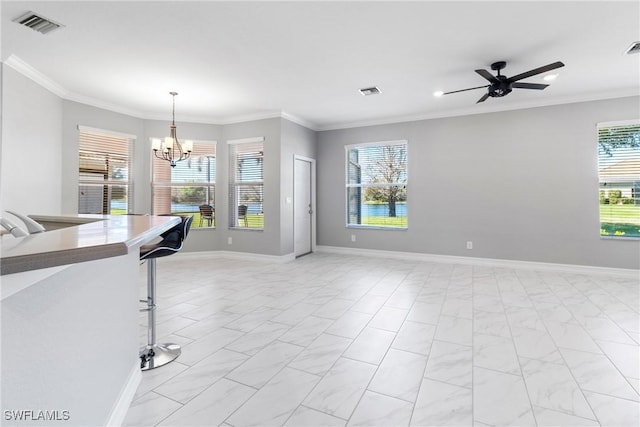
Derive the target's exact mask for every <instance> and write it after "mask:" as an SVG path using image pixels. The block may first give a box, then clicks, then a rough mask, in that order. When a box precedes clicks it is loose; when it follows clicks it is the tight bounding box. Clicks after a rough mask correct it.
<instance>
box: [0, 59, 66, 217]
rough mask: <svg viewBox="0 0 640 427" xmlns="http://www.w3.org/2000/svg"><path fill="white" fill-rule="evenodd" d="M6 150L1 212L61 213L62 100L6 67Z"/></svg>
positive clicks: (0, 170)
mask: <svg viewBox="0 0 640 427" xmlns="http://www.w3.org/2000/svg"><path fill="white" fill-rule="evenodd" d="M1 150H2V156H1V167H0V188H1V191H0V209H1V210H2V211H4V210H7V209H9V210H14V211H16V212H22V213H25V214H60V212H61V194H62V183H61V180H60V177H61V170H62V161H61V160H62V101H61V100H60V98H58V97H57V96H56V95H54V94H52V93H51V92H49V91H48V90H46V89H44V88H43V87H42V86H40V85H38V84H36V83H35V82H33V81H32V80H30V79H28V78H26V77H24V76H23V75H22V74H20V73H18V72H17V71H15V70H14V69H12V68H11V67H9V66H7V65H5V64H4V63H3V64H2V146H1ZM76 157H77V155H76ZM3 215H4V213H3ZM7 218H9V219H10V220H11V221H12V222H15V223H16V224H18V225H21V222H20V220H18V219H16V218H14V217H12V216H7Z"/></svg>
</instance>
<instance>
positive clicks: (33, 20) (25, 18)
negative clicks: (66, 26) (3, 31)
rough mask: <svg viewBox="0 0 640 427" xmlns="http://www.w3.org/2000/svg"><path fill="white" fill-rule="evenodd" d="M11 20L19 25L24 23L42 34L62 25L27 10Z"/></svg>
mask: <svg viewBox="0 0 640 427" xmlns="http://www.w3.org/2000/svg"><path fill="white" fill-rule="evenodd" d="M13 22H17V23H18V24H20V25H24V26H25V27H29V28H31V29H32V30H34V31H37V32H39V33H42V34H47V33H50V32H51V31H53V30H56V29H58V28H60V27H62V26H63V25H61V24H58V23H56V22H53V21H52V20H50V19H47V18H43V17H42V16H39V15H37V14H35V13H34V12H27V13H25V14H23V15H21V16H19V17H18V18H16V19H14V20H13Z"/></svg>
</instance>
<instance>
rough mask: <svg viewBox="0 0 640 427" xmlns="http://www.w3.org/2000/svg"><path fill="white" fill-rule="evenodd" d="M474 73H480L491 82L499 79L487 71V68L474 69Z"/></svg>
mask: <svg viewBox="0 0 640 427" xmlns="http://www.w3.org/2000/svg"><path fill="white" fill-rule="evenodd" d="M476 73H478V74H480V75H481V76H482V77H484V78H485V79H487V80H489V81H490V82H491V83H497V82H498V81H499V80H498V79H496V77H495V76H494V75H493V74H491V73H490V72H488V71H487V70H476Z"/></svg>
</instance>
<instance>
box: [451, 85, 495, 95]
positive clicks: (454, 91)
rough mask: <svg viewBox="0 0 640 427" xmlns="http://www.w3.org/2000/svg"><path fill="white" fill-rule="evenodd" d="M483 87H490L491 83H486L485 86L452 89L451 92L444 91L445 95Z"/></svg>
mask: <svg viewBox="0 0 640 427" xmlns="http://www.w3.org/2000/svg"><path fill="white" fill-rule="evenodd" d="M483 87H489V85H484V86H478V87H470V88H469V89H460V90H452V91H451V92H445V93H443V95H449V94H451V93H458V92H466V91H468V90H475V89H481V88H483Z"/></svg>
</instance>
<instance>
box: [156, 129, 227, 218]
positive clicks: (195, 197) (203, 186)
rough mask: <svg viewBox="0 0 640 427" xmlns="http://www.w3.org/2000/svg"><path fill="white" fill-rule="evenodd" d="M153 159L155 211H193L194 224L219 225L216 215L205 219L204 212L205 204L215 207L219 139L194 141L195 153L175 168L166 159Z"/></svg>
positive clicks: (180, 213)
mask: <svg viewBox="0 0 640 427" xmlns="http://www.w3.org/2000/svg"><path fill="white" fill-rule="evenodd" d="M152 159H153V160H152V171H153V174H152V175H153V176H152V187H153V200H152V204H153V213H154V214H155V215H164V214H175V215H183V214H184V215H187V214H193V215H194V221H193V225H192V227H203V226H206V227H212V226H215V221H214V220H213V218H211V219H210V220H201V219H202V218H201V215H202V212H205V213H206V210H205V208H202V210H201V206H203V205H205V206H206V205H208V206H211V208H212V209H213V210H214V211H215V200H216V198H215V183H216V143H215V141H194V142H193V151H192V152H191V156H189V158H188V159H187V160H183V161H181V162H178V163H176V166H175V167H173V168H172V167H171V165H170V164H169V162H167V161H166V160H161V159H158V158H156V157H155V156H153V157H152Z"/></svg>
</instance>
